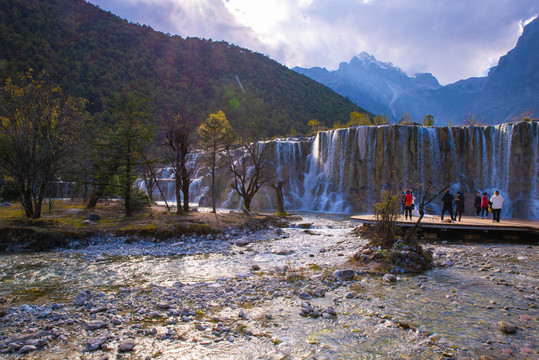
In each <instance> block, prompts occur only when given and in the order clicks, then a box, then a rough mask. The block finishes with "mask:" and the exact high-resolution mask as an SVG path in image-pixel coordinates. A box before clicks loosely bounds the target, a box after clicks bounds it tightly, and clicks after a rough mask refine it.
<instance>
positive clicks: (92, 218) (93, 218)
mask: <svg viewBox="0 0 539 360" xmlns="http://www.w3.org/2000/svg"><path fill="white" fill-rule="evenodd" d="M86 220H89V221H94V222H95V221H99V220H101V216H99V215H98V214H93V213H92V214H89V215H88V216H87V217H86Z"/></svg>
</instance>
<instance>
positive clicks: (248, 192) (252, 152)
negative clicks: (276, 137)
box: [229, 142, 275, 213]
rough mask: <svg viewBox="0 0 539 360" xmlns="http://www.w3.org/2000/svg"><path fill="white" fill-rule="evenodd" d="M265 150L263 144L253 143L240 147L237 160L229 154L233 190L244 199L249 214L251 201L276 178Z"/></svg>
mask: <svg viewBox="0 0 539 360" xmlns="http://www.w3.org/2000/svg"><path fill="white" fill-rule="evenodd" d="M265 150H266V147H265V146H264V145H263V144H261V143H259V142H253V143H250V144H243V145H242V146H241V147H240V154H239V156H238V157H237V159H236V158H235V156H234V154H232V153H231V152H229V158H230V160H229V161H230V171H231V172H232V175H233V176H234V182H233V183H232V188H233V189H234V190H236V192H237V193H238V195H239V196H241V198H242V199H243V206H244V208H245V210H246V211H247V213H250V212H251V201H252V199H253V197H254V196H255V194H256V193H257V192H258V190H260V188H261V187H262V186H263V185H264V184H265V183H267V182H269V181H270V180H271V179H273V178H274V177H275V173H274V172H273V171H271V168H272V167H271V166H270V165H271V164H270V163H269V162H268V161H267V160H266V158H265Z"/></svg>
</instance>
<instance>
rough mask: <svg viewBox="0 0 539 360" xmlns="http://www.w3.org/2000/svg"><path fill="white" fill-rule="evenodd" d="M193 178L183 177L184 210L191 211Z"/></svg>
mask: <svg viewBox="0 0 539 360" xmlns="http://www.w3.org/2000/svg"><path fill="white" fill-rule="evenodd" d="M190 184H191V179H189V177H187V178H185V177H184V178H183V179H182V193H183V211H185V212H189V185H190Z"/></svg>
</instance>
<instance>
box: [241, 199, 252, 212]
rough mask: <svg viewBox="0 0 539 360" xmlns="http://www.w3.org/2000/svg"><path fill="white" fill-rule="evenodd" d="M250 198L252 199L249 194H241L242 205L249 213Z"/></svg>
mask: <svg viewBox="0 0 539 360" xmlns="http://www.w3.org/2000/svg"><path fill="white" fill-rule="evenodd" d="M251 200H253V197H252V196H250V195H243V207H244V208H245V210H247V211H248V212H249V214H250V213H251Z"/></svg>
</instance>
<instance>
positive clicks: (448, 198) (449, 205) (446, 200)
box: [442, 189, 455, 221]
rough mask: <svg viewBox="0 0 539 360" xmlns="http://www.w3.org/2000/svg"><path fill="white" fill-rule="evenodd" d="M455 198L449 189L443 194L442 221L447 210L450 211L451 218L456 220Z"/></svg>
mask: <svg viewBox="0 0 539 360" xmlns="http://www.w3.org/2000/svg"><path fill="white" fill-rule="evenodd" d="M453 199H454V197H453V195H452V194H451V193H450V192H449V189H446V190H445V193H444V195H443V196H442V204H443V205H442V221H444V214H445V212H446V211H448V212H449V215H450V216H451V220H455V219H454V218H453Z"/></svg>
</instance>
